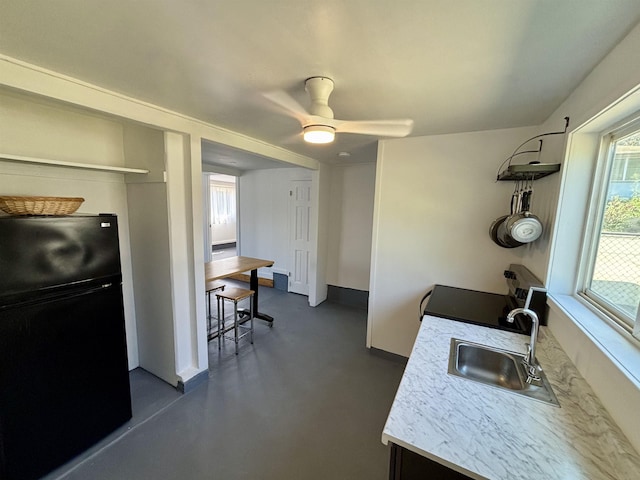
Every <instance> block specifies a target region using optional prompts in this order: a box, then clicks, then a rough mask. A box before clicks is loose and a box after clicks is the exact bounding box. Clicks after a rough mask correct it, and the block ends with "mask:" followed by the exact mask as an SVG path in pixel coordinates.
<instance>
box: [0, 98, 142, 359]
mask: <svg viewBox="0 0 640 480" xmlns="http://www.w3.org/2000/svg"><path fill="white" fill-rule="evenodd" d="M0 153H9V154H14V155H24V156H31V157H41V158H47V159H54V160H65V161H75V162H80V163H91V164H93V163H95V164H103V165H116V166H124V164H125V161H124V149H123V128H122V125H121V124H120V123H118V122H115V121H111V120H108V119H105V118H100V117H98V116H96V115H93V114H90V113H88V112H82V111H80V110H77V109H72V108H66V107H62V106H60V105H55V104H53V103H50V102H45V101H42V100H39V99H35V98H32V97H27V96H24V95H19V94H16V93H13V92H11V93H10V92H7V91H0ZM0 164H1V165H0V168H1V170H0V192H2V194H4V195H50V196H71V197H83V198H84V199H85V202H84V203H83V204H82V205H81V206H80V209H79V210H78V213H101V212H107V213H115V214H117V215H118V230H119V238H120V256H121V264H122V281H123V299H124V309H125V324H126V333H127V353H128V358H129V368H130V369H133V368H135V367H137V366H138V364H139V360H138V338H137V332H136V315H135V304H134V294H133V279H132V264H131V254H130V248H129V243H130V241H129V219H128V207H127V192H126V185H125V181H124V176H123V175H122V174H117V173H107V172H97V171H86V170H78V169H73V168H65V167H54V166H43V165H25V164H17V163H11V162H4V161H0Z"/></svg>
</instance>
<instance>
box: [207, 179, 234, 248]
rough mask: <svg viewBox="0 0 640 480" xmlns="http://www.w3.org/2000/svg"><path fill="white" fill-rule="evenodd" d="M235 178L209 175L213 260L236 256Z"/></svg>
mask: <svg viewBox="0 0 640 480" xmlns="http://www.w3.org/2000/svg"><path fill="white" fill-rule="evenodd" d="M236 190H237V188H236V177H234V176H231V175H223V174H217V173H216V174H210V175H209V238H210V242H211V256H212V259H213V260H221V259H223V258H228V257H234V256H236V255H237V251H238V248H237V238H238V235H237V226H238V223H237V218H238V212H237V201H236Z"/></svg>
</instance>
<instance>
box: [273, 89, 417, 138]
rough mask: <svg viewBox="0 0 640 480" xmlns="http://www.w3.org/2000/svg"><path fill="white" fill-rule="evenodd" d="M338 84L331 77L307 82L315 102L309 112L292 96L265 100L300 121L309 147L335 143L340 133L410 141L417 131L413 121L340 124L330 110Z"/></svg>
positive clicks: (280, 93)
mask: <svg viewBox="0 0 640 480" xmlns="http://www.w3.org/2000/svg"><path fill="white" fill-rule="evenodd" d="M333 87H334V82H333V80H331V79H330V78H328V77H311V78H308V79H307V80H305V83H304V88H305V90H306V92H307V93H308V94H309V97H310V98H311V105H310V106H309V109H308V110H307V109H305V108H304V107H303V106H302V105H300V104H299V103H298V102H297V101H296V100H294V99H293V98H292V97H291V96H290V95H289V94H287V93H285V92H283V91H277V92H272V93H267V94H265V97H266V98H267V99H268V100H270V101H272V102H273V103H275V104H276V105H278V106H280V107H281V108H283V109H284V110H285V111H286V112H287V113H288V114H290V115H291V116H293V117H294V118H296V119H297V120H298V121H299V122H300V125H301V126H302V130H303V133H304V135H303V136H304V140H305V141H306V142H309V143H331V142H333V140H334V138H335V134H336V133H359V134H363V135H374V136H378V137H406V136H407V135H409V134H410V133H411V130H412V129H413V120H410V119H400V120H362V121H360V120H338V119H335V118H333V110H331V107H329V95H331V92H332V91H333Z"/></svg>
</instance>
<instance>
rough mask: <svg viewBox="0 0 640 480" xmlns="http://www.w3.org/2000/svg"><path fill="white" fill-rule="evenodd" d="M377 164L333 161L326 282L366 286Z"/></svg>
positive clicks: (352, 286)
mask: <svg viewBox="0 0 640 480" xmlns="http://www.w3.org/2000/svg"><path fill="white" fill-rule="evenodd" d="M375 179H376V164H375V162H371V163H362V164H357V165H349V164H344V165H333V166H332V175H331V193H330V195H329V198H330V209H329V229H328V232H327V233H328V238H329V240H328V241H329V243H328V254H327V261H328V263H327V283H328V284H329V285H334V286H337V287H345V288H353V289H356V290H363V291H368V290H369V276H370V273H371V233H372V229H373V200H374V196H375Z"/></svg>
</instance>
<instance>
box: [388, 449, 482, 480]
mask: <svg viewBox="0 0 640 480" xmlns="http://www.w3.org/2000/svg"><path fill="white" fill-rule="evenodd" d="M389 445H390V446H391V457H390V460H389V480H431V479H433V480H466V479H470V478H471V477H467V476H466V475H464V474H462V473H460V472H456V471H455V470H451V469H450V468H448V467H445V466H444V465H442V464H440V463H438V462H434V461H433V460H430V459H428V458H426V457H423V456H422V455H419V454H417V453H415V452H412V451H411V450H408V449H406V448H404V447H401V446H399V445H396V444H395V443H389Z"/></svg>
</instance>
